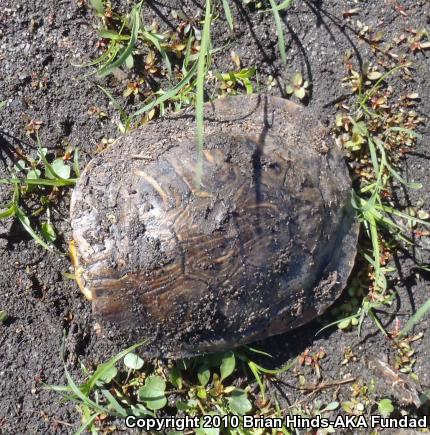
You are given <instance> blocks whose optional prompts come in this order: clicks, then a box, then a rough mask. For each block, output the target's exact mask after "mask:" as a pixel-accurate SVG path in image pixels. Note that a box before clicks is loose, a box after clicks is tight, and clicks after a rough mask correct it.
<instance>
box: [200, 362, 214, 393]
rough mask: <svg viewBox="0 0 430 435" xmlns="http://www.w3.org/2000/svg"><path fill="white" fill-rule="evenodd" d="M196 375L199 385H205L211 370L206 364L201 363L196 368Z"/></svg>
mask: <svg viewBox="0 0 430 435" xmlns="http://www.w3.org/2000/svg"><path fill="white" fill-rule="evenodd" d="M197 377H198V378H199V382H200V385H202V386H203V387H205V386H206V385H207V383H208V382H209V379H210V377H211V371H210V370H209V367H208V366H207V365H206V364H203V365H201V366H200V367H199V369H198V370H197Z"/></svg>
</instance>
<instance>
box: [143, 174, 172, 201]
mask: <svg viewBox="0 0 430 435" xmlns="http://www.w3.org/2000/svg"><path fill="white" fill-rule="evenodd" d="M136 175H139V177H142V178H143V179H144V180H145V181H146V182H147V183H148V184H150V185H151V186H152V187H153V188H154V189H155V190H156V191H157V193H158V194H159V195H160V197H161V199H162V200H163V204H164V205H165V206H166V207H167V206H168V204H169V201H168V197H167V194H166V192H165V191H164V190H163V188H162V187H161V186H160V184H158V182H157V181H156V180H155V179H154V178H152V177H151V176H150V175H148V174H147V173H146V172H144V171H136Z"/></svg>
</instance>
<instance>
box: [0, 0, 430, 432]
mask: <svg viewBox="0 0 430 435" xmlns="http://www.w3.org/2000/svg"><path fill="white" fill-rule="evenodd" d="M82 3H84V2H78V1H73V0H71V1H63V2H53V1H40V0H35V1H33V2H28V1H25V0H18V1H15V0H14V1H12V0H2V4H1V9H0V77H1V81H0V101H2V100H7V102H8V103H7V106H6V107H5V108H3V109H2V110H0V126H1V127H0V145H1V148H0V156H1V160H2V169H1V176H6V175H7V172H6V171H5V168H6V167H7V166H9V165H10V164H11V160H16V159H17V154H16V152H15V151H14V150H16V149H21V150H23V151H24V152H29V153H31V151H32V150H33V154H34V153H35V150H36V143H35V141H34V140H33V139H30V138H29V137H28V136H27V135H26V131H25V126H26V125H27V124H28V123H29V121H30V120H36V121H42V122H43V126H42V128H41V130H40V135H41V139H42V141H43V143H44V145H45V146H46V147H48V148H49V149H50V150H51V151H52V152H54V151H55V150H58V149H64V146H65V145H66V144H68V143H70V144H71V145H72V146H79V148H80V150H81V156H82V157H81V164H82V165H83V163H84V162H85V161H86V162H88V161H89V159H90V158H91V157H92V156H94V155H95V154H96V151H97V145H98V144H100V143H101V141H102V139H103V138H105V139H108V138H115V137H116V136H117V135H118V133H117V130H116V127H115V125H114V123H112V122H110V121H109V120H108V121H102V120H100V119H99V118H97V117H95V116H93V115H91V114H89V113H88V111H89V109H90V108H91V107H92V106H99V107H101V108H102V109H103V110H104V111H106V112H108V114H109V115H110V117H115V116H117V115H115V113H114V110H113V109H112V107H111V106H109V104H108V101H107V99H106V98H105V96H104V95H103V94H101V92H100V91H99V89H98V88H97V87H96V86H95V80H94V79H81V75H82V73H83V70H82V69H79V68H77V67H75V66H73V65H74V64H80V63H82V62H84V61H87V60H89V59H90V58H92V57H94V56H95V55H96V51H97V50H96V41H97V32H96V27H95V26H96V22H97V20H96V18H95V17H94V16H93V14H92V12H91V11H90V10H89V9H88V8H87V7H85V5H82ZM113 3H114V6H118V7H119V8H122V9H123V10H129V9H130V2H126V1H123V2H121V4H120V5H119V4H118V2H113ZM295 3H296V6H294V7H292V8H291V9H290V10H289V11H288V12H287V14H285V15H284V17H283V18H284V21H285V24H286V40H287V50H288V51H287V53H288V66H287V68H285V67H283V66H282V65H281V63H280V62H279V60H278V58H279V55H278V49H277V43H276V41H277V38H276V33H275V29H274V24H273V18H272V16H271V14H270V13H258V12H253V11H252V10H251V9H249V8H246V7H244V6H243V4H242V2H241V1H239V0H238V1H235V7H234V11H235V21H236V31H235V35H234V38H232V37H231V36H230V35H229V32H228V31H227V29H226V27H225V25H224V24H223V23H222V22H221V20H218V21H217V22H216V23H215V25H214V28H213V35H212V37H213V45H214V46H215V47H226V46H227V47H228V49H223V50H220V51H218V52H217V54H216V58H215V64H214V65H213V68H214V69H219V70H229V69H232V68H233V67H234V65H233V64H232V61H231V59H230V50H234V51H235V52H236V53H237V54H238V55H239V56H240V58H241V60H242V63H243V65H244V66H245V67H246V66H255V67H256V68H257V70H258V72H259V83H260V92H264V91H267V90H268V89H267V86H266V83H267V81H268V77H269V75H271V76H273V77H274V78H275V82H277V84H278V85H281V87H279V86H274V87H273V88H271V89H270V90H269V92H270V93H272V94H274V95H282V94H283V91H282V89H284V87H285V83H287V81H288V80H289V79H290V78H291V76H292V74H293V73H294V72H296V71H300V72H301V73H302V74H303V76H304V77H305V78H307V79H308V80H309V81H310V83H311V90H310V95H309V101H308V105H309V108H310V110H312V111H314V112H315V113H316V114H318V116H319V118H320V119H321V121H322V122H323V123H324V124H326V125H333V122H334V116H335V113H336V110H337V109H336V107H335V105H334V102H335V101H336V100H338V99H339V98H340V97H343V95H344V94H345V93H347V92H348V90H347V88H343V87H342V85H341V81H342V78H343V77H344V76H345V70H344V66H343V64H342V58H343V55H344V53H345V52H346V51H351V52H352V54H353V59H354V62H355V64H356V65H362V64H363V63H364V62H366V61H369V60H370V61H372V59H373V55H372V53H371V52H370V50H369V47H368V45H367V44H365V43H363V42H359V39H358V38H357V36H356V33H355V31H354V28H356V26H355V25H353V23H355V21H356V20H357V19H358V20H360V21H361V22H363V23H365V24H367V25H370V26H372V27H374V28H376V29H377V30H381V31H382V32H383V34H384V37H385V38H387V40H389V39H392V38H393V37H398V36H400V35H401V34H402V33H405V32H406V29H408V28H417V29H421V28H423V27H426V26H427V27H428V26H429V20H430V3H428V2H427V1H406V0H405V1H400V0H399V1H394V0H385V1H384V0H367V1H362V2H360V3H358V4H357V3H355V2H353V1H345V0H343V1H340V2H332V1H324V0H315V1H310V0H309V1H300V0H296V2H295ZM357 6H359V12H358V15H357V16H355V17H354V18H353V19H352V21H347V20H346V19H345V18H344V16H343V14H342V13H343V11H346V10H349V9H351V8H354V7H357ZM200 7H201V6H200V5H199V4H196V2H195V1H193V0H182V1H180V0H177V1H170V0H169V1H168V0H162V1H157V2H152V1H148V2H147V3H146V4H145V5H144V11H145V12H144V19H145V20H147V22H148V23H150V22H151V21H152V19H155V20H157V21H158V22H159V23H160V25H161V26H164V27H168V26H171V25H174V23H173V24H172V20H171V18H170V16H171V15H170V14H169V11H170V9H171V8H172V9H180V8H183V9H184V10H185V12H187V13H190V14H194V13H195V11H196V8H200ZM227 44H229V45H227ZM411 56H412V55H411ZM412 57H413V61H414V63H413V70H414V80H413V81H412V82H410V83H409V84H408V85H407V87H406V88H405V85H404V84H403V82H401V81H398V82H396V81H395V80H394V81H393V84H394V86H398V88H399V89H398V90H399V92H403V91H404V90H405V89H407V90H409V91H412V90H413V91H416V92H418V93H419V95H420V97H421V102H420V104H419V111H420V113H421V114H422V116H423V117H424V118H425V119H426V120H428V115H429V109H430V78H429V74H428V71H429V51H427V52H426V53H422V52H417V53H416V54H415V55H413V56H412ZM357 68H358V66H357ZM102 83H103V84H105V85H108V84H111V85H114V84H115V83H113V81H112V79H109V80H107V81H104V82H102ZM108 119H110V118H108ZM422 133H423V137H422V139H420V140H419V141H418V144H417V147H416V148H415V149H414V150H413V152H411V153H409V154H407V156H406V158H405V159H404V162H403V163H402V169H403V171H402V172H403V174H404V176H405V177H406V178H407V179H408V180H409V181H416V182H421V183H422V184H423V186H424V187H423V189H421V190H419V191H407V192H404V191H402V189H400V188H399V189H398V198H399V202H400V204H401V205H403V206H405V205H408V204H414V203H416V202H417V201H418V200H419V199H422V200H423V201H424V203H425V204H426V205H427V204H428V202H429V186H430V185H429V177H430V171H429V163H428V159H429V151H428V147H427V144H428V137H429V136H428V133H429V131H428V127H427V126H424V127H423V129H422ZM0 189H1V190H0V200H1V202H2V203H4V202H5V201H6V199H7V197H8V194H9V193H10V191H9V189H7V188H5V187H4V186H2V187H1V188H0ZM68 210H69V195H67V194H66V195H65V196H64V198H63V199H62V201H61V203H60V204H59V206H58V208H57V209H55V210H54V211H53V216H52V218H53V221H54V223H55V226H56V228H57V229H58V231H59V233H60V234H61V240H60V243H59V246H60V247H61V248H62V250H63V251H65V250H66V249H67V243H68V241H69V240H70V238H71V228H70V222H69V219H68V215H69V212H68ZM416 242H417V246H416V247H414V248H413V249H411V248H409V249H408V250H405V251H404V252H403V253H401V254H399V255H398V256H396V257H395V259H394V262H393V265H394V267H395V268H396V269H397V272H396V273H394V274H392V283H391V284H392V285H393V286H394V287H395V288H396V290H397V294H398V296H397V299H396V300H395V301H394V303H393V305H392V306H391V307H389V309H387V314H386V315H383V314H381V319H382V321H383V323H384V325H385V326H386V328H388V329H392V328H393V327H394V324H395V322H396V319H398V320H400V322H401V324H404V323H405V321H406V319H408V318H409V316H410V315H411V313H413V312H414V311H415V310H416V308H417V307H419V306H420V305H421V304H422V303H423V302H424V301H425V300H426V299H427V298H428V293H427V291H426V287H428V283H427V280H428V275H425V274H424V273H423V272H422V271H420V270H419V269H417V268H416V267H415V266H414V261H417V262H419V263H424V264H426V263H428V260H429V255H428V254H429V249H430V244H429V241H428V239H425V238H423V239H420V240H417V241H416ZM0 252H1V254H2V265H1V266H0V272H1V273H0V295H1V297H0V301H1V302H0V309H1V310H6V311H7V312H8V313H9V316H10V317H9V319H8V320H7V321H6V322H5V324H4V325H0V344H1V353H0V389H1V390H0V391H1V397H0V431H1V433H5V434H21V433H35V434H36V433H37V434H39V433H40V434H45V433H69V432H70V433H72V431H73V429H76V428H77V427H78V426H79V416H78V414H77V412H76V411H75V408H74V406H73V405H70V404H62V403H60V401H59V397H58V396H57V395H56V394H55V393H53V392H50V391H46V390H44V389H43V383H47V384H64V383H65V378H64V366H63V361H62V358H61V355H60V350H61V346H62V343H63V341H64V349H65V352H64V355H65V361H66V364H67V365H68V367H69V368H70V370H71V372H72V374H73V375H74V376H76V377H79V373H80V369H79V364H78V360H81V361H82V362H83V363H84V364H85V365H86V366H88V367H91V366H93V365H96V364H97V363H99V362H101V361H104V360H106V359H107V358H108V357H110V356H112V355H113V354H114V353H116V352H117V351H118V350H120V349H122V348H123V346H122V345H121V343H118V342H113V341H110V340H108V339H103V338H101V337H99V336H98V335H97V334H96V332H95V331H94V328H93V325H94V319H93V317H92V314H91V307H90V304H89V303H88V302H87V301H86V300H85V299H84V298H83V296H82V295H81V293H80V292H79V290H78V288H77V286H76V284H75V282H73V281H70V280H69V279H67V278H66V277H64V275H63V273H64V272H69V271H70V262H69V260H68V259H67V258H65V257H59V256H58V255H55V254H51V253H48V252H46V251H45V250H44V249H43V248H41V247H39V246H38V245H36V244H35V242H34V241H33V240H31V239H30V238H29V236H28V235H27V234H26V233H25V232H24V231H23V230H22V228H21V227H20V225H19V223H17V222H9V221H3V222H1V223H0ZM400 252H402V251H400ZM327 320H331V317H329V316H328V317H326V318H325V319H323V322H325V323H327ZM428 326H429V318H428V317H427V318H425V319H423V321H421V323H420V324H419V326H418V327H417V328H416V332H423V333H424V338H423V339H422V340H419V341H417V342H416V343H415V345H414V346H415V348H416V350H417V353H416V358H417V363H416V365H415V368H414V370H415V371H416V373H417V374H418V376H419V379H420V382H421V384H422V385H423V386H424V387H425V386H428V385H429V384H430V379H429V376H430V375H429V373H430V364H429V358H428V356H429V354H428V349H429V346H430V336H429V335H428V333H427V330H428ZM320 327H321V323H318V322H314V323H312V324H310V325H307V326H304V327H302V328H300V329H299V330H297V331H296V332H294V333H289V334H285V335H281V336H278V337H276V338H272V339H269V340H266V341H265V342H262V343H258V345H256V346H257V347H260V348H265V349H267V350H269V351H270V352H272V353H273V354H274V355H275V356H276V361H277V363H282V362H285V361H287V360H288V359H290V358H291V357H292V356H295V355H297V354H298V353H300V352H302V351H303V350H305V349H306V348H307V347H310V348H311V349H312V350H317V349H319V347H324V348H325V350H326V352H327V357H326V358H325V359H324V360H323V361H322V375H323V378H324V379H325V380H333V379H334V380H336V379H341V377H342V376H343V375H345V374H346V373H350V374H351V376H353V377H355V378H357V379H364V381H367V380H368V379H369V378H370V376H371V373H370V372H369V371H368V370H367V362H366V361H367V359H368V358H372V357H375V356H381V357H388V359H389V360H390V359H392V357H393V355H392V350H391V346H390V345H389V343H388V341H387V340H386V339H385V338H384V336H383V335H382V334H381V333H379V332H378V331H377V329H376V327H375V326H374V324H373V323H371V322H370V321H369V320H366V321H365V323H364V328H363V334H362V336H361V337H358V336H357V333H356V331H355V330H354V331H353V332H350V333H343V332H340V331H338V330H335V329H333V330H330V331H326V332H324V333H322V334H321V335H318V336H317V337H315V333H316V331H317V330H318V329H319V328H320ZM64 334H66V339H64V338H63V337H64ZM347 346H351V347H352V348H353V350H354V353H355V354H356V355H357V360H356V361H353V362H351V363H350V364H348V365H341V361H342V360H343V358H344V351H345V348H346V347H347ZM286 380H287V381H288V379H287V378H286ZM380 384H381V385H380V388H381V395H384V394H387V395H388V397H390V396H392V391H391V385H389V384H384V382H382V381H381V382H380ZM278 388H279V394H278V396H279V397H284V399H285V400H284V401H283V402H282V403H283V405H284V406H287V404H288V403H292V402H294V400H295V399H297V398H299V399H300V398H304V396H303V395H302V396H300V394H298V392H297V391H296V390H294V389H291V388H289V387H288V382H287V383H286V384H285V385H283V384H278ZM349 388H350V387H349V386H348V385H346V386H343V387H342V389H341V390H340V396H341V397H343V398H348V397H350V389H349ZM328 394H329V395H330V397H332V395H333V390H330V391H329V393H328ZM395 399H396V397H393V400H395Z"/></svg>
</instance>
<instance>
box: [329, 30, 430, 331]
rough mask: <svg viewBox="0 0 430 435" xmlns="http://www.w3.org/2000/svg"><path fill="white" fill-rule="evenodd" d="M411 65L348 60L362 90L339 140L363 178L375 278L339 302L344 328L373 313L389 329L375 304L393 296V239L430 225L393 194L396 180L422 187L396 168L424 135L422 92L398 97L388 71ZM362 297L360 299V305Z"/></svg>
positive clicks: (339, 122) (365, 249)
mask: <svg viewBox="0 0 430 435" xmlns="http://www.w3.org/2000/svg"><path fill="white" fill-rule="evenodd" d="M363 31H367V30H366V29H364V30H363ZM409 66H410V63H408V62H406V63H404V64H403V65H400V66H398V67H395V68H394V69H391V70H389V71H388V72H386V73H381V72H380V71H378V69H377V68H375V67H371V66H367V67H366V68H365V70H364V72H363V73H362V74H360V73H358V72H357V71H355V70H354V69H353V68H352V67H351V66H350V65H349V64H348V72H349V74H348V77H347V78H346V79H345V82H347V83H348V84H349V85H350V88H351V90H352V92H354V93H356V95H357V99H356V107H355V109H354V110H352V111H351V112H350V113H349V114H345V113H340V114H338V115H337V118H336V127H335V131H336V133H337V135H338V141H339V142H340V144H341V145H342V146H343V148H344V149H345V150H346V151H347V152H348V157H349V160H350V162H351V165H352V167H353V168H354V172H355V175H356V180H357V181H358V182H359V184H360V186H359V187H358V188H357V189H356V190H355V191H354V193H353V198H352V202H353V206H354V208H355V209H356V210H357V213H358V217H359V219H360V221H361V223H362V225H363V228H364V230H365V233H366V235H367V237H368V240H369V241H370V247H369V244H368V242H367V241H363V243H362V247H361V252H362V256H363V258H364V259H366V260H367V261H368V263H369V266H370V270H369V271H368V272H367V273H366V275H367V277H368V278H370V280H367V279H366V277H365V276H362V277H361V280H360V281H361V283H364V284H359V285H358V288H359V294H355V293H354V286H355V288H357V281H353V283H352V285H351V288H350V289H349V293H350V297H351V302H350V303H345V304H343V306H340V307H338V308H337V310H338V314H340V312H342V311H343V312H344V313H345V314H347V316H346V317H345V316H344V317H343V318H341V319H340V320H339V321H336V322H335V324H337V325H338V327H339V328H341V329H348V328H350V327H354V326H358V331H359V332H360V330H361V326H362V322H363V320H364V318H365V317H366V316H370V317H371V318H372V319H373V320H374V322H375V323H376V325H377V326H378V328H379V329H380V330H381V331H382V332H383V333H384V334H385V335H388V334H387V332H386V331H385V330H384V328H383V327H382V324H381V323H380V322H379V320H378V318H377V317H376V315H375V310H377V309H380V308H381V307H382V306H383V305H389V304H390V303H391V301H392V300H393V297H394V293H393V292H392V289H389V288H388V285H387V274H388V273H389V272H391V271H392V270H390V269H388V268H387V267H386V263H387V262H388V260H389V258H390V255H391V254H390V250H391V249H392V247H393V246H394V243H393V239H397V240H398V241H403V242H405V243H407V244H410V243H411V242H410V239H409V237H408V236H407V234H408V232H409V231H410V229H411V228H414V226H416V225H417V224H419V225H424V226H429V222H428V221H426V219H422V218H420V217H418V213H417V212H412V213H411V211H410V210H409V211H408V210H400V209H398V208H396V207H395V205H394V204H393V202H392V201H391V198H390V196H391V193H390V186H391V184H392V182H393V181H395V182H397V183H400V184H402V185H404V186H406V187H408V188H412V189H419V188H420V187H421V186H420V185H419V184H417V183H407V182H406V181H405V180H404V179H403V178H402V176H401V175H400V174H399V173H398V172H397V170H396V166H397V165H398V162H399V161H400V160H401V158H402V156H403V155H404V154H405V153H406V152H408V150H409V149H410V148H411V147H412V146H413V145H414V144H415V142H416V139H417V137H419V135H418V133H417V132H416V130H417V128H418V126H419V124H420V123H421V122H422V119H421V118H420V116H419V115H418V113H417V112H416V111H415V109H414V106H415V104H416V101H417V100H418V96H417V95H416V94H414V93H412V94H406V95H403V96H401V97H398V98H397V99H396V100H395V99H394V97H393V93H394V90H393V89H392V88H391V87H390V86H389V85H388V84H387V80H388V78H389V77H391V76H392V75H394V74H395V73H396V72H398V71H402V70H403V69H407V68H409ZM421 217H423V218H427V214H426V213H425V212H424V211H422V213H421ZM367 281H368V282H367ZM354 282H355V284H354ZM366 286H367V289H366ZM366 292H367V294H366ZM360 298H361V299H362V302H361V305H357V302H358V300H359V299H360ZM352 302H354V303H352ZM346 305H349V307H346ZM346 308H348V309H346Z"/></svg>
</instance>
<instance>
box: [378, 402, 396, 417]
mask: <svg viewBox="0 0 430 435" xmlns="http://www.w3.org/2000/svg"><path fill="white" fill-rule="evenodd" d="M378 411H379V413H380V414H381V415H382V416H383V417H388V416H389V415H390V414H391V413H392V412H393V411H394V406H393V402H391V400H390V399H382V400H381V401H380V402H379V403H378Z"/></svg>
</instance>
